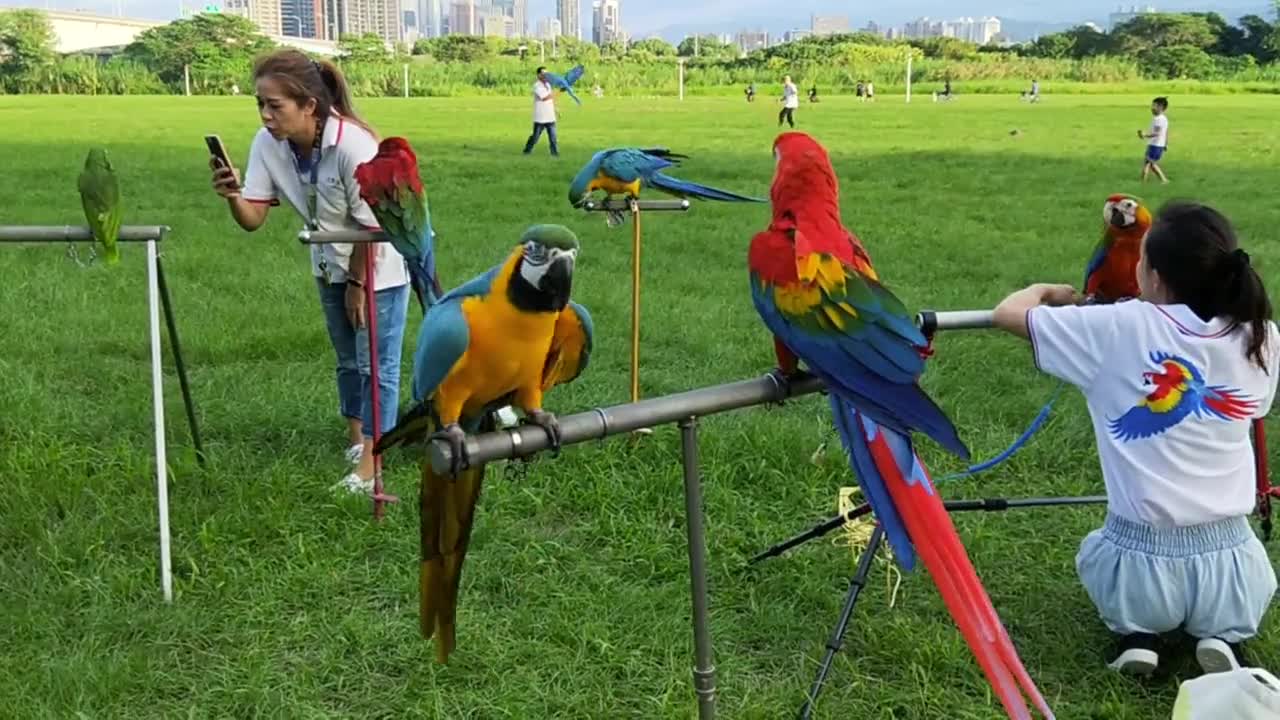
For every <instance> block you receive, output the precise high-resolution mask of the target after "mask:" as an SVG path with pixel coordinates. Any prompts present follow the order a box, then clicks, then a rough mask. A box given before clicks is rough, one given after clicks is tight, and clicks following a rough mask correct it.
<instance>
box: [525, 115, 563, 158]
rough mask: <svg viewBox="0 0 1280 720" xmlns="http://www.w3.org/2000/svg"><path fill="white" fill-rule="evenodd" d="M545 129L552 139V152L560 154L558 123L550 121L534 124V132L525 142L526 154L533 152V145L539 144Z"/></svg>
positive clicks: (549, 138)
mask: <svg viewBox="0 0 1280 720" xmlns="http://www.w3.org/2000/svg"><path fill="white" fill-rule="evenodd" d="M543 130H546V131H547V139H548V140H550V141H551V154H552V155H559V154H560V146H559V145H558V144H556V124H555V123H553V122H550V123H534V124H533V134H532V135H530V136H529V139H528V141H526V142H525V144H524V154H525V155H528V154H529V153H531V152H533V146H534V145H537V144H538V139H539V138H541V137H542V131H543Z"/></svg>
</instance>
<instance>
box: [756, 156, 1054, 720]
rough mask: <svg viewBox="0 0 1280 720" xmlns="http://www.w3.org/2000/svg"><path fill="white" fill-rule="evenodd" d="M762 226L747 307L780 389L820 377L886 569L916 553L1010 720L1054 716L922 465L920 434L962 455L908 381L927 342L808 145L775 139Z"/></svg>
mask: <svg viewBox="0 0 1280 720" xmlns="http://www.w3.org/2000/svg"><path fill="white" fill-rule="evenodd" d="M774 155H775V158H776V159H777V171H776V174H775V176H774V180H773V187H772V189H771V191H770V197H771V200H772V205H773V221H772V222H771V223H770V225H769V227H768V229H767V230H765V231H764V232H761V233H758V234H757V235H756V236H755V237H754V238H752V240H751V247H750V251H749V253H748V259H747V264H748V267H749V270H750V283H751V297H752V300H753V301H754V303H755V307H756V310H757V311H758V312H759V313H760V317H761V318H762V319H763V320H764V323H765V325H766V326H767V327H768V328H769V330H770V331H772V333H773V335H774V348H775V352H776V354H777V358H778V370H777V371H775V373H774V375H775V377H776V378H778V380H779V381H780V382H782V383H784V384H785V383H786V377H787V376H788V375H791V374H793V373H795V372H796V369H797V366H798V361H799V360H803V361H804V362H805V365H806V366H807V367H808V369H809V370H810V371H811V372H813V373H814V374H815V375H817V376H819V377H820V378H822V379H823V380H824V381H825V382H826V385H827V389H828V391H829V393H830V396H829V399H830V402H831V408H832V411H833V413H834V417H835V425H836V430H837V432H838V434H839V436H840V440H841V442H842V443H843V444H844V446H845V449H846V451H847V452H848V454H849V460H850V464H851V466H852V468H853V470H854V472H855V473H856V474H857V476H858V481H859V484H860V485H861V486H862V490H863V494H864V495H865V496H866V497H867V498H868V500H869V501H870V503H871V507H872V511H873V512H874V513H875V516H876V518H877V520H878V521H879V522H880V524H881V525H883V526H884V529H885V534H886V537H887V538H888V540H889V544H890V546H891V547H892V549H893V553H894V556H895V557H896V559H897V562H898V564H899V565H900V566H902V568H903V569H904V570H908V571H909V570H911V569H912V568H913V567H914V566H915V559H916V555H917V553H918V554H919V556H920V558H921V559H922V560H924V564H925V567H926V568H927V569H928V571H929V574H930V575H931V576H932V577H933V580H934V582H935V583H936V584H937V586H938V591H939V594H940V595H941V596H942V600H943V602H944V603H946V605H947V609H948V610H949V611H950V612H951V616H952V618H954V619H955V622H956V624H957V625H958V626H959V628H960V631H961V633H962V634H963V635H964V637H965V640H966V641H967V642H968V644H969V648H970V649H971V650H972V651H973V653H974V655H975V657H976V658H977V660H978V663H979V665H981V666H982V669H983V671H984V672H985V673H986V675H987V679H988V681H989V682H990V683H991V685H992V687H993V688H994V689H995V693H996V696H997V697H999V698H1000V702H1001V703H1002V704H1003V705H1004V708H1005V711H1006V712H1007V713H1008V714H1009V717H1011V718H1030V711H1029V710H1028V709H1027V706H1026V703H1025V702H1024V700H1023V697H1022V691H1025V692H1026V694H1027V695H1028V696H1029V697H1030V699H1031V701H1032V703H1034V704H1035V706H1036V707H1037V708H1038V709H1039V710H1040V712H1041V713H1042V714H1044V716H1045V717H1047V718H1052V717H1053V713H1052V711H1051V710H1050V709H1049V707H1048V705H1047V704H1046V703H1045V701H1044V698H1043V697H1041V695H1040V692H1039V691H1038V690H1037V689H1036V687H1035V684H1034V682H1033V681H1032V680H1031V677H1030V676H1029V675H1028V674H1027V671H1026V670H1025V669H1024V668H1023V666H1022V661H1021V660H1020V659H1019V657H1018V653H1017V650H1016V649H1015V648H1014V646H1013V643H1012V642H1011V641H1010V640H1009V637H1008V634H1007V633H1006V632H1005V629H1004V626H1003V625H1002V624H1001V622H1000V618H999V617H998V616H997V615H996V611H995V609H994V608H993V607H992V606H991V600H990V599H989V598H988V597H987V594H986V591H985V590H984V589H983V587H982V583H981V581H979V579H978V576H977V574H976V572H975V571H974V569H973V565H972V564H971V563H970V561H969V558H968V555H967V554H966V553H965V549H964V546H963V545H962V544H961V542H960V539H959V537H958V536H957V535H956V531H955V527H954V526H953V525H952V524H951V518H950V516H948V514H947V512H946V510H945V508H944V507H943V504H942V501H941V499H940V498H939V497H938V494H937V493H936V492H935V490H934V487H933V483H932V481H931V480H930V478H929V475H928V472H927V471H926V469H925V467H924V463H923V462H921V460H920V458H919V457H918V456H917V455H916V453H915V451H914V450H913V448H912V443H911V439H910V434H911V433H912V432H913V431H916V430H919V431H922V432H924V433H925V434H927V435H928V436H929V437H931V438H933V439H934V440H936V441H937V442H938V443H939V444H941V445H942V446H943V447H944V448H946V449H947V450H950V451H951V452H953V453H955V454H957V455H959V456H961V457H963V458H966V459H967V458H968V457H969V450H968V448H966V447H965V445H964V443H963V442H962V441H961V440H960V438H959V436H958V434H957V433H956V429H955V427H954V426H953V425H952V424H951V421H950V420H949V419H948V418H947V417H946V415H945V414H943V412H942V410H941V409H940V408H938V406H937V405H935V404H934V403H933V401H932V400H931V399H930V398H929V397H928V396H927V395H926V394H925V393H924V391H923V390H922V389H921V388H920V386H919V384H918V382H917V381H918V379H919V377H920V374H921V373H922V372H923V371H924V350H925V348H926V341H925V338H924V336H923V335H922V334H921V333H920V331H919V330H918V329H917V328H916V326H915V325H914V323H913V322H912V320H911V317H910V315H909V314H908V313H907V310H906V307H905V306H904V305H903V304H902V302H900V301H899V300H898V299H897V298H896V297H894V295H893V294H892V293H891V292H890V291H889V290H888V289H887V288H886V287H885V286H884V285H883V284H881V282H880V278H879V275H878V274H877V273H876V271H875V269H874V268H873V267H872V265H871V258H870V256H869V255H868V254H867V251H866V249H865V248H864V247H863V246H862V244H861V243H860V242H858V239H857V237H855V236H854V235H853V234H852V233H851V232H849V231H848V230H846V229H845V228H844V226H843V225H842V224H841V222H840V207H839V204H838V188H837V181H836V176H835V171H834V170H833V169H832V167H831V162H830V159H829V158H828V156H827V152H826V150H825V149H824V148H823V147H822V146H821V145H819V144H818V143H817V141H815V140H814V139H813V138H811V137H810V136H808V135H806V134H804V133H799V132H786V133H783V134H781V135H779V136H778V138H777V140H776V141H775V142H774Z"/></svg>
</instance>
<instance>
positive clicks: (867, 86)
mask: <svg viewBox="0 0 1280 720" xmlns="http://www.w3.org/2000/svg"><path fill="white" fill-rule="evenodd" d="M856 92H857V93H858V98H859V99H860V100H862V102H866V101H868V100H870V101H872V102H875V100H876V84H875V83H873V82H871V81H870V80H859V81H858V86H857V88H856Z"/></svg>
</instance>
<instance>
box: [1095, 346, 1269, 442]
mask: <svg viewBox="0 0 1280 720" xmlns="http://www.w3.org/2000/svg"><path fill="white" fill-rule="evenodd" d="M1151 362H1153V363H1155V364H1156V365H1157V366H1159V368H1160V370H1159V371H1157V372H1144V373H1142V380H1143V382H1144V383H1145V384H1147V385H1152V386H1154V387H1155V389H1154V390H1152V391H1151V392H1150V393H1148V394H1147V396H1146V397H1144V398H1142V399H1141V400H1139V401H1138V404H1137V405H1136V406H1134V407H1133V409H1131V410H1129V411H1128V412H1126V413H1125V414H1123V415H1121V416H1120V417H1118V418H1116V419H1115V420H1112V421H1111V422H1110V423H1108V425H1109V427H1110V428H1111V433H1112V434H1113V435H1115V436H1116V438H1117V439H1119V440H1125V441H1128V440H1138V439H1140V438H1148V437H1152V436H1154V435H1159V434H1161V433H1163V432H1165V431H1167V430H1169V429H1170V428H1172V427H1173V426H1174V425H1177V424H1178V423H1180V422H1182V421H1183V420H1185V419H1187V418H1188V417H1190V416H1191V415H1196V416H1197V417H1199V416H1207V417H1212V418H1217V419H1219V420H1227V421H1231V420H1247V419H1249V418H1250V417H1251V416H1252V415H1253V413H1254V412H1255V411H1256V410H1257V409H1258V401H1257V400H1250V399H1248V398H1246V397H1244V395H1243V393H1241V392H1240V391H1239V390H1234V389H1231V388H1228V387H1225V386H1223V385H1209V384H1208V383H1207V382H1205V379H1204V374H1203V373H1201V372H1200V369H1199V368H1197V367H1196V366H1195V365H1193V364H1192V363H1191V361H1190V360H1187V359H1186V358H1183V357H1179V356H1177V355H1170V354H1168V353H1162V352H1156V353H1151Z"/></svg>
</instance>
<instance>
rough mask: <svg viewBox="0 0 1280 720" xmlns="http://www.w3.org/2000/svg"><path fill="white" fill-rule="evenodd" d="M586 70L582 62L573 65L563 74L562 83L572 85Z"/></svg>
mask: <svg viewBox="0 0 1280 720" xmlns="http://www.w3.org/2000/svg"><path fill="white" fill-rule="evenodd" d="M586 71H587V69H586V67H584V66H583V65H582V63H578V64H577V65H574V66H573V67H572V68H570V69H569V72H567V73H565V74H564V83H565V84H566V85H570V86H572V85H573V84H574V83H576V82H578V81H579V80H581V79H582V76H583V74H584V73H586Z"/></svg>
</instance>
